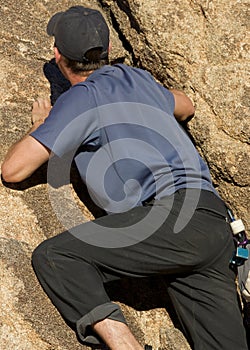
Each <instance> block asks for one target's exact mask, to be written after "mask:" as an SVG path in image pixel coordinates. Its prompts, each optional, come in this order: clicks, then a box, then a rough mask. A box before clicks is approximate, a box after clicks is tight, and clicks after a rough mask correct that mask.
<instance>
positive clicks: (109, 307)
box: [76, 302, 126, 347]
mask: <svg viewBox="0 0 250 350" xmlns="http://www.w3.org/2000/svg"><path fill="white" fill-rule="evenodd" d="M105 318H109V319H111V320H115V321H118V322H122V323H126V320H125V318H124V316H123V314H122V311H121V309H120V307H119V305H117V304H115V303H112V302H108V303H105V304H102V305H99V306H97V307H95V308H94V309H93V310H91V311H90V312H89V313H87V314H86V315H84V316H83V317H82V318H80V319H79V320H78V321H77V322H76V330H77V335H78V337H79V339H80V340H81V341H82V342H83V343H84V344H86V345H89V346H93V345H95V346H98V347H103V346H105V344H104V343H103V341H102V340H101V338H100V337H99V336H98V335H97V334H96V333H95V332H94V331H93V330H92V328H91V327H90V326H91V325H92V324H94V323H96V322H99V321H102V320H104V319H105Z"/></svg>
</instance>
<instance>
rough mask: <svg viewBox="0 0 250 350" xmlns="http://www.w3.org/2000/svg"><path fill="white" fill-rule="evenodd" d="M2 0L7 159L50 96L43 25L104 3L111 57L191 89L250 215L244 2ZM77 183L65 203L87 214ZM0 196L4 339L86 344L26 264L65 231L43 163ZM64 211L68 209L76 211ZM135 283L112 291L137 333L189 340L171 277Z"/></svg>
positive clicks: (210, 147) (222, 170) (27, 344)
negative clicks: (171, 296) (41, 99)
mask: <svg viewBox="0 0 250 350" xmlns="http://www.w3.org/2000/svg"><path fill="white" fill-rule="evenodd" d="M0 2H1V8H0V22H1V26H0V28H1V29H0V31H1V32H0V77H1V87H0V97H1V98H0V127H1V128H0V135H1V137H0V143H1V148H0V161H2V159H3V158H4V155H5V153H6V151H7V149H8V148H9V147H10V145H11V144H13V143H14V142H15V141H17V140H18V139H20V137H21V136H23V135H24V133H25V132H27V131H28V129H29V128H30V111H31V106H32V102H33V101H34V100H35V99H36V98H37V97H38V96H48V95H49V86H48V84H47V81H46V79H45V77H44V76H43V72H42V68H43V64H44V63H45V62H46V61H47V60H49V59H50V58H51V57H52V55H53V51H52V48H53V42H52V41H51V39H49V38H48V37H47V34H46V32H45V28H46V23H47V21H48V19H49V18H50V16H51V15H52V14H53V13H55V12H57V11H60V10H64V9H66V8H68V7H69V6H72V5H76V4H82V5H85V6H90V7H96V8H98V9H101V10H102V12H103V14H104V15H105V16H106V18H107V20H108V22H109V24H110V28H111V40H112V43H113V45H112V46H113V49H112V54H111V56H112V60H117V61H125V62H127V63H128V64H133V65H136V66H138V67H142V68H145V69H147V70H149V71H150V72H151V73H152V74H153V75H154V76H155V77H156V78H157V79H158V80H159V81H161V82H162V83H163V84H164V85H165V86H166V87H175V88H180V89H183V90H184V91H185V92H186V93H187V94H188V95H189V96H190V97H191V98H192V99H193V101H194V103H195V105H196V117H195V118H194V119H193V120H192V121H191V122H190V123H189V129H190V132H191V134H192V137H193V139H194V142H195V144H196V146H197V148H198V150H199V151H200V153H201V154H202V156H203V157H204V158H205V159H206V161H207V162H208V164H209V166H210V169H211V172H212V176H213V181H214V183H215V185H216V187H217V189H218V191H219V192H220V194H221V196H222V197H223V199H224V200H226V202H227V203H228V204H229V205H230V206H231V207H232V208H233V209H234V211H235V213H236V214H237V215H238V216H240V217H242V219H243V220H244V222H245V224H246V225H247V224H248V222H249V212H248V206H249V205H248V198H249V87H250V81H249V58H250V57H249V21H248V18H249V12H248V11H249V8H248V1H246V0H245V1H244V0H242V1H237V0H220V1H218V0H217V1H199V0H181V1H180V0H178V1H176V0H170V1H167V2H166V1H164V0H158V1H154V0H133V1H131V0H123V1H122V0H117V1H111V0H100V1H80V0H79V1H71V0H62V1H60V4H59V3H57V2H51V1H47V0H37V1H33V2H32V3H31V2H30V1H27V0H20V1H18V2H13V1H10V0H6V1H2V0H1V1H0ZM73 188H74V186H72V185H67V186H65V187H63V188H62V190H61V196H63V197H64V198H65V201H66V202H70V200H72V198H73V201H74V200H75V203H77V206H78V208H79V210H80V212H81V213H83V214H84V216H85V218H86V219H87V220H89V219H91V218H92V217H93V216H92V214H91V213H90V211H89V210H88V209H87V208H86V207H85V206H84V205H83V204H81V202H80V201H79V199H78V197H77V196H76V195H75V191H74V189H73ZM78 195H79V194H78ZM0 198H1V207H0V241H1V244H0V255H1V270H0V271H1V292H0V294H1V295H0V299H1V315H0V321H1V348H2V349H3V350H7V349H8V350H9V349H11V350H29V349H32V350H33V349H37V350H38V349H39V350H52V349H53V350H55V349H57V350H64V349H65V350H66V349H73V348H74V349H85V348H86V347H84V346H82V345H80V344H79V343H78V342H77V340H76V338H75V335H74V333H73V332H72V331H71V330H70V329H69V328H68V327H67V326H66V325H65V324H64V322H63V321H62V319H61V317H60V316H59V314H58V312H57V311H56V310H55V308H54V307H53V306H52V305H51V303H50V301H49V300H48V299H47V297H46V295H45V294H44V293H43V291H42V289H41V287H40V286H39V284H38V282H37V280H36V277H35V276H34V273H33V271H32V267H31V263H30V259H31V253H32V251H33V249H34V248H35V247H36V246H37V245H38V244H39V243H40V242H42V241H43V240H44V239H46V238H47V237H51V236H53V235H55V234H58V233H59V232H61V231H63V230H64V227H63V225H62V223H61V222H60V220H58V217H57V216H56V214H55V212H54V210H53V207H52V204H51V197H50V194H49V192H48V187H47V184H46V169H43V168H42V169H40V170H39V171H38V172H37V173H36V174H35V176H33V177H32V178H31V179H29V180H28V181H26V182H25V183H22V184H19V185H15V186H7V185H6V184H1V185H0ZM86 201H87V199H86ZM89 208H90V209H91V207H89ZM93 213H94V214H95V212H94V211H93ZM68 215H69V217H72V216H71V211H70V210H69V213H68ZM74 219H75V218H74ZM133 283H134V282H133V281H131V282H129V283H128V282H126V281H125V282H123V284H122V285H114V286H112V290H111V291H110V294H111V296H112V299H113V300H118V302H119V303H120V305H121V307H122V309H123V310H124V314H125V316H126V318H127V320H128V323H129V325H130V326H131V328H132V329H133V331H134V333H135V334H136V336H137V338H138V340H139V341H140V342H141V343H142V344H144V343H149V344H151V345H153V348H154V349H155V350H157V349H158V350H168V349H178V350H180V349H183V350H187V349H189V346H188V344H187V342H186V340H185V338H184V337H183V335H182V333H181V332H180V331H179V330H178V324H176V319H175V316H174V315H173V314H172V307H171V304H170V303H169V301H168V298H167V293H166V288H165V284H164V281H162V280H160V279H153V280H150V281H145V283H143V284H141V285H140V286H138V285H136V283H135V285H133ZM121 287H122V288H121ZM132 287H134V288H133V293H131V288H132ZM151 287H152V288H151ZM121 290H122V291H123V293H120V291H121ZM170 316H171V317H170ZM86 349H87V348H86Z"/></svg>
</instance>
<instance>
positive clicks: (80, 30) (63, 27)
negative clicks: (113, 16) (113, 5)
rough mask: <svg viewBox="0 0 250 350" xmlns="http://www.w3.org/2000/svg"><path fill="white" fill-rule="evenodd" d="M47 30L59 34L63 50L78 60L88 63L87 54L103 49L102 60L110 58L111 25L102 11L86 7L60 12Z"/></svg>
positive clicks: (72, 58) (65, 54) (52, 18)
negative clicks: (109, 26)
mask: <svg viewBox="0 0 250 350" xmlns="http://www.w3.org/2000/svg"><path fill="white" fill-rule="evenodd" d="M47 33H48V34H49V35H50V36H54V37H55V46H56V47H57V48H58V49H59V51H60V53H61V54H62V55H63V56H65V57H67V58H69V59H71V60H75V61H78V62H87V61H88V60H87V58H86V57H85V54H86V53H87V52H88V51H89V50H91V49H95V48H96V49H97V48H99V49H101V50H102V51H101V56H100V58H101V59H105V58H107V57H108V47H109V28H108V26H107V23H106V21H105V19H104V18H103V16H102V14H101V13H100V12H99V11H97V10H94V9H90V8H86V7H83V6H73V7H70V8H69V9H68V10H67V11H65V12H58V13H56V14H55V15H54V16H52V17H51V19H50V20H49V22H48V25H47Z"/></svg>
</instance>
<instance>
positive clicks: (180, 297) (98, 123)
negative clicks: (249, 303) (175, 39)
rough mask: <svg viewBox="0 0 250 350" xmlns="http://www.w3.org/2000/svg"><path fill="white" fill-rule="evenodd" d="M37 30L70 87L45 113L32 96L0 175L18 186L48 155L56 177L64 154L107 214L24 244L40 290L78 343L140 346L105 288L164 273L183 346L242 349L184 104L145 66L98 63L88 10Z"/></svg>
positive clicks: (96, 23)
mask: <svg viewBox="0 0 250 350" xmlns="http://www.w3.org/2000/svg"><path fill="white" fill-rule="evenodd" d="M47 31H48V34H49V35H52V36H54V38H55V48H54V54H55V61H56V63H57V65H58V67H59V68H60V71H61V72H62V73H63V75H64V76H65V78H66V79H67V80H69V81H70V83H71V85H72V87H71V88H70V89H69V90H68V91H66V92H65V93H64V94H62V95H61V96H60V97H59V98H58V99H57V101H56V103H55V105H54V106H53V108H52V109H51V106H50V103H49V102H48V101H47V100H42V99H39V100H38V101H36V102H35V103H34V105H33V112H32V113H33V117H32V118H33V127H32V129H31V130H30V132H29V133H28V134H27V135H26V136H24V138H23V139H22V140H20V141H19V142H18V143H16V144H15V145H13V146H12V147H11V148H10V150H9V152H8V153H7V155H6V158H5V160H4V162H3V164H2V176H3V178H4V180H5V181H7V182H18V181H22V180H24V179H26V178H27V177H29V176H30V175H31V174H32V173H33V172H34V171H35V170H36V169H37V168H38V167H40V166H41V165H42V164H43V163H44V162H46V161H48V160H49V158H50V160H49V170H48V175H49V177H51V178H53V181H56V182H57V178H59V179H58V180H59V181H60V178H61V177H62V176H64V174H65V173H67V172H68V168H70V164H71V161H72V159H74V161H75V163H76V165H77V167H78V169H79V172H80V175H81V177H82V180H83V181H84V182H86V184H87V187H88V190H89V192H90V195H91V197H92V199H93V200H94V201H95V203H96V204H97V205H99V206H100V207H102V208H103V209H105V211H106V212H107V213H108V215H106V216H104V217H101V218H98V219H96V220H94V221H93V222H88V223H85V224H80V225H78V226H77V227H73V228H72V229H69V230H68V231H66V232H64V233H62V234H60V235H58V236H56V237H53V238H51V239H49V240H47V241H45V242H43V243H42V244H41V245H40V246H39V247H38V248H37V249H36V250H35V252H34V254H33V267H34V269H35V272H36V274H37V277H38V279H39V281H40V283H41V285H42V286H43V288H44V290H45V291H46V293H47V294H48V296H49V297H50V299H51V300H52V302H53V303H54V305H55V306H56V307H57V308H58V310H59V311H60V313H61V315H62V316H63V318H64V319H65V320H66V322H67V323H68V324H69V325H70V326H71V327H72V328H73V329H75V331H76V333H77V335H78V337H79V339H80V340H81V341H82V342H83V343H84V344H88V345H91V346H93V347H94V346H96V347H99V346H100V347H101V346H108V348H110V349H112V350H118V349H119V350H129V349H131V350H132V349H133V350H141V349H143V347H142V346H143V345H140V344H139V343H138V342H137V340H136V339H135V337H134V336H133V334H132V333H131V332H130V330H129V328H128V327H127V325H126V321H125V319H124V317H123V315H122V312H121V310H120V308H119V306H118V305H117V304H115V303H112V302H111V301H110V299H109V297H108V295H107V293H106V291H105V283H107V282H109V281H112V280H115V279H119V278H122V277H124V276H130V277H135V278H142V277H146V276H151V275H155V274H165V275H168V276H169V295H170V297H171V299H172V301H173V304H174V306H175V309H176V312H177V314H178V316H179V318H180V321H181V324H182V326H183V331H184V332H185V334H186V337H187V339H188V341H189V343H190V345H191V347H192V348H193V349H195V350H198V349H199V350H201V349H204V350H205V349H210V350H212V349H213V350H215V349H218V350H219V349H220V350H221V349H224V350H228V349H241V350H244V349H247V346H246V341H245V334H244V329H243V325H242V318H241V313H240V310H239V306H238V302H237V293H236V289H235V283H234V278H235V275H234V272H233V271H231V270H230V268H229V261H230V258H231V256H232V253H233V250H234V245H233V241H232V237H231V232H230V229H229V224H228V222H227V220H226V216H227V214H226V208H225V205H224V203H223V202H222V200H221V199H220V198H219V196H218V194H217V193H216V191H215V189H214V188H213V185H212V183H211V179H210V175H209V171H208V168H207V166H206V164H205V163H204V162H203V160H202V159H201V158H200V156H199V155H198V153H197V152H196V150H195V148H194V147H193V145H192V143H191V141H190V140H189V138H188V136H187V135H186V133H185V132H184V131H183V129H182V128H181V126H180V124H179V123H178V122H180V121H184V120H187V119H188V118H189V117H191V116H192V115H193V114H194V107H193V104H192V102H191V101H190V99H189V98H188V97H187V96H186V95H185V94H184V93H182V92H180V91H177V90H171V91H169V90H167V89H165V88H164V87H162V86H161V85H160V84H158V83H157V82H156V81H155V80H154V79H153V78H152V76H151V75H150V74H148V73H147V72H145V71H142V70H140V69H134V68H132V67H127V66H125V65H122V64H117V65H113V66H110V65H108V51H109V30H108V27H107V24H106V23H105V21H104V19H103V17H102V15H101V14H100V13H99V12H98V11H95V10H92V9H87V8H84V7H81V6H76V7H72V8H70V9H68V10H67V11H65V12H61V13H57V14H56V15H54V16H53V17H52V18H51V19H50V21H49V23H48V27H47ZM50 155H51V157H50ZM56 159H60V162H58V163H57V161H55V162H54V160H56ZM61 162H63V163H64V164H66V167H64V168H63V169H64V170H61V168H60V169H58V167H59V166H60V164H61ZM51 164H52V165H51ZM66 177H67V176H66ZM55 178H56V180H54V179H55ZM145 348H147V347H145Z"/></svg>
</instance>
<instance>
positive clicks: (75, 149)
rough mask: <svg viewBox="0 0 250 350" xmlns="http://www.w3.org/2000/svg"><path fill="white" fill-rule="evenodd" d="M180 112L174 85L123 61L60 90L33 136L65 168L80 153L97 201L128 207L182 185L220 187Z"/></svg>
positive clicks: (122, 208) (112, 209) (117, 207)
mask: <svg viewBox="0 0 250 350" xmlns="http://www.w3.org/2000/svg"><path fill="white" fill-rule="evenodd" d="M173 113H174V97H173V94H172V93H171V92H170V91H169V90H167V89H166V88H164V87H163V86H161V85H160V84H159V83H157V82H156V81H155V80H154V78H153V77H152V76H151V75H150V74H149V73H148V72H146V71H144V70H141V69H138V68H132V67H128V66H126V65H123V64H116V65H113V66H104V67H102V68H101V69H98V70H96V71H94V72H93V73H92V74H91V75H90V76H89V77H88V78H87V80H86V81H85V82H83V83H79V84H76V85H74V86H72V87H71V88H70V89H69V90H68V91H67V92H65V93H64V94H63V95H61V96H60V97H59V99H58V100H57V101H56V103H55V105H54V107H53V108H52V110H51V112H50V115H49V117H48V118H47V119H46V120H45V122H44V124H42V125H41V126H39V128H38V129H37V130H36V131H34V132H33V133H32V134H31V135H32V136H33V137H34V138H35V139H37V140H38V141H39V142H41V143H42V144H43V145H44V146H46V147H47V148H49V149H50V150H51V151H52V152H53V153H54V154H55V155H56V156H58V157H59V158H63V159H64V161H65V162H66V168H67V169H68V170H65V171H66V172H67V171H69V168H70V164H71V161H72V160H73V158H74V160H75V162H76V165H77V168H78V170H79V173H80V175H81V178H82V180H83V181H84V182H85V183H86V185H87V187H88V190H89V193H90V195H91V197H92V199H93V200H94V201H95V202H96V204H97V205H98V206H100V207H102V208H103V209H105V210H106V211H107V212H109V213H111V212H122V211H126V210H128V209H130V208H132V207H134V206H137V205H141V204H142V203H143V202H145V201H147V200H148V199H150V198H156V199H161V198H162V197H164V196H167V195H171V194H173V193H174V192H175V191H177V190H178V189H181V188H199V189H205V190H209V191H215V190H214V188H213V186H212V183H211V179H210V174H209V170H208V167H207V165H206V164H205V162H204V161H203V160H202V158H201V157H200V156H199V154H198V152H197V151H196V149H195V147H194V146H193V144H192V142H191V141H190V139H189V137H188V136H187V134H186V133H185V131H184V130H183V129H182V127H181V126H180V125H179V123H178V122H177V121H176V119H175V117H174V114H173ZM66 168H65V169H66ZM60 174H61V173H60V171H59V172H58V173H57V172H56V171H55V174H54V175H53V176H58V177H60Z"/></svg>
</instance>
